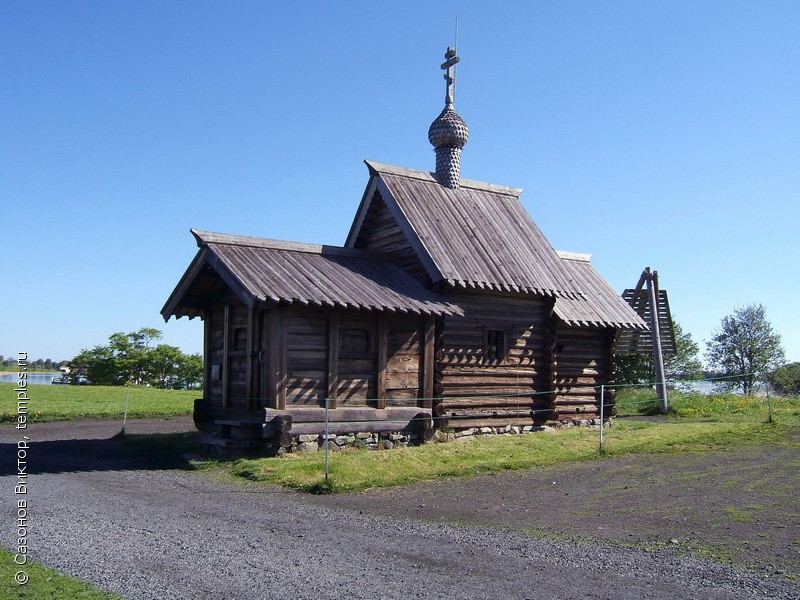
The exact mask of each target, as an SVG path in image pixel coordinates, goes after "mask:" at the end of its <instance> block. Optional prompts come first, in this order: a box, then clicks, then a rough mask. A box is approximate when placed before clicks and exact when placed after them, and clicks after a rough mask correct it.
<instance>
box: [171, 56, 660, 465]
mask: <svg viewBox="0 0 800 600" xmlns="http://www.w3.org/2000/svg"><path fill="white" fill-rule="evenodd" d="M445 57H446V62H445V63H444V64H443V65H442V68H443V69H445V70H446V74H445V79H446V81H447V88H446V89H447V92H446V96H445V107H444V110H443V111H442V112H441V114H440V115H439V116H438V117H437V118H436V119H435V120H434V121H433V123H432V124H431V126H430V128H429V131H428V138H429V141H430V142H431V144H432V145H433V147H434V150H435V154H436V170H435V172H428V171H420V170H416V169H409V168H405V167H397V166H391V165H386V164H381V163H377V162H372V161H367V162H366V165H367V168H368V170H369V179H368V181H367V185H366V190H365V192H364V195H363V197H362V199H361V203H360V205H359V206H358V208H357V210H356V212H355V217H354V219H353V224H352V226H351V228H350V232H349V234H348V235H347V240H346V242H345V244H344V246H343V247H332V246H320V245H314V244H306V243H297V242H286V241H277V240H272V239H263V238H255V237H244V236H237V235H228V234H222V233H211V232H207V231H199V230H195V229H193V230H192V233H193V234H194V236H195V238H196V240H197V244H198V246H199V251H198V253H197V255H196V257H195V258H194V260H193V261H192V263H191V264H190V265H189V267H188V269H187V271H186V273H185V274H184V275H183V277H182V278H181V280H180V281H179V282H178V285H177V287H176V288H175V290H174V291H173V292H172V294H171V296H170V297H169V299H168V301H167V303H166V304H165V306H164V308H163V310H162V311H161V312H162V315H163V317H164V318H165V320H168V319H169V318H170V317H171V316H175V317H178V318H179V317H183V316H186V317H189V318H193V317H200V318H201V319H203V321H204V332H205V333H204V357H205V386H204V391H203V398H202V399H199V400H197V401H196V403H195V413H194V418H195V423H196V424H197V426H198V428H199V429H201V430H202V431H205V432H207V433H208V434H209V436H208V437H207V438H206V443H207V444H209V445H216V446H217V447H220V448H223V447H224V448H240V449H256V450H257V449H258V448H260V447H262V446H265V445H271V446H272V447H276V446H288V445H290V444H292V443H293V442H296V441H297V439H298V436H316V435H320V434H322V433H323V431H324V427H325V414H326V411H325V406H326V404H327V406H328V411H327V414H328V417H327V419H328V422H329V424H328V431H329V433H331V434H354V433H357V432H369V433H386V434H388V433H390V432H413V433H414V435H413V436H412V437H413V438H414V439H430V438H431V437H432V435H433V433H434V431H435V430H436V429H443V428H447V431H464V430H479V431H483V432H488V431H521V430H528V429H530V428H533V427H536V426H538V425H542V424H548V423H549V424H557V423H574V422H583V423H585V422H590V423H595V422H596V421H595V419H597V417H598V416H599V413H600V401H601V400H600V398H601V394H600V387H599V386H600V385H602V384H611V383H612V382H613V380H614V354H613V351H614V343H615V339H616V338H617V336H618V334H620V333H621V332H623V331H626V330H642V331H644V330H647V325H646V323H645V321H644V320H643V319H642V318H641V317H640V316H639V315H638V314H637V313H636V312H635V311H634V310H633V309H631V307H630V306H629V305H628V304H627V303H626V302H625V301H624V300H623V299H622V297H621V296H619V295H618V294H616V293H615V292H614V290H613V289H612V288H611V287H610V286H609V285H608V283H607V282H606V281H605V280H604V279H603V278H602V277H601V276H600V275H599V274H598V273H597V271H595V269H594V268H593V267H592V265H591V264H590V262H589V256H587V255H581V254H574V253H567V252H558V251H556V250H554V249H553V247H552V246H551V245H550V243H549V242H548V241H547V238H545V236H544V235H543V234H542V232H541V231H540V230H539V228H538V227H537V225H536V223H534V221H533V220H532V219H531V217H530V215H529V214H528V213H527V212H526V210H525V209H524V208H523V206H522V204H521V203H520V200H519V196H520V193H521V191H522V190H520V189H516V188H511V187H506V186H502V185H496V184H492V183H484V182H478V181H471V180H468V179H462V178H461V174H460V158H461V152H462V148H463V147H464V145H465V144H466V142H467V138H468V135H469V131H468V129H467V125H466V123H465V122H464V121H463V120H462V119H461V117H460V116H459V115H458V113H457V112H456V111H455V109H454V107H453V94H452V90H453V83H454V78H453V76H452V72H453V71H452V70H453V66H454V65H455V63H456V62H458V57H457V56H456V55H455V52H454V51H453V50H452V49H448V52H447V54H446V55H445ZM604 398H605V402H606V403H607V404H608V406H606V407H604V408H605V414H606V415H610V414H611V413H612V412H613V393H609V392H606V393H605V395H604ZM487 428H489V429H487Z"/></svg>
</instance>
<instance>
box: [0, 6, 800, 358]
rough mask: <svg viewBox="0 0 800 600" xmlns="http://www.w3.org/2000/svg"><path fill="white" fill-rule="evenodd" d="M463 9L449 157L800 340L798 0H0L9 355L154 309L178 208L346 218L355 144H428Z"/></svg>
mask: <svg viewBox="0 0 800 600" xmlns="http://www.w3.org/2000/svg"><path fill="white" fill-rule="evenodd" d="M456 16H458V18H459V37H458V51H459V54H460V56H461V63H460V65H459V69H458V84H457V96H456V108H457V109H458V111H459V113H460V114H461V115H462V117H463V118H464V119H465V120H466V121H467V123H468V125H469V127H470V131H471V137H470V141H469V143H468V144H467V146H466V147H465V149H464V155H463V170H462V174H463V176H465V177H468V178H471V179H478V180H484V181H491V182H494V183H499V184H505V185H511V186H516V187H521V188H524V189H525V192H524V194H523V196H522V197H523V201H524V204H525V206H526V207H527V209H528V210H529V211H530V213H531V214H532V215H533V217H534V219H535V220H536V221H537V222H538V224H539V225H540V227H541V228H542V230H543V231H544V232H545V234H546V235H547V236H548V237H549V239H550V241H551V242H552V244H553V245H554V246H555V247H556V248H558V249H563V250H571V251H575V252H589V253H593V255H594V257H593V263H594V264H595V266H596V267H597V268H598V269H599V270H600V272H601V273H602V274H603V275H604V276H605V277H606V278H607V279H608V281H609V282H610V283H611V284H612V286H614V288H616V289H617V290H619V291H621V290H622V289H623V288H625V287H632V286H633V285H634V284H635V283H636V281H637V279H638V277H639V274H640V273H641V271H642V269H643V268H644V267H645V266H650V267H652V268H654V269H657V270H658V271H659V274H660V278H661V284H662V287H663V288H666V289H667V290H668V291H669V294H670V302H671V305H672V310H673V313H674V315H675V316H676V318H677V319H678V321H679V322H680V323H681V324H682V325H683V327H684V330H686V331H688V332H689V333H691V334H692V336H693V338H694V339H695V340H696V341H698V342H701V343H702V342H703V341H704V340H707V339H708V338H709V337H710V335H711V332H712V330H713V329H714V328H715V327H717V326H718V325H719V322H720V320H721V319H722V317H723V316H725V315H727V314H730V313H731V312H732V311H733V310H734V309H735V308H736V307H738V306H743V305H746V304H750V303H762V304H764V305H765V307H766V309H767V315H768V317H769V318H770V320H771V322H772V324H773V326H774V327H775V329H776V330H777V331H779V332H780V333H781V334H782V336H783V343H784V347H785V349H786V351H787V358H788V359H790V360H800V327H798V318H797V312H798V305H799V304H800V301H798V296H799V295H800V294H799V292H800V285H798V278H797V275H796V273H795V270H796V265H797V260H798V255H799V254H800V252H799V250H800V242H799V241H798V230H800V227H799V225H800V216H798V215H799V214H800V211H798V205H799V204H800V202H799V201H800V119H799V118H798V117H800V112H799V110H800V34H798V32H799V31H800V3H798V2H796V1H788V2H780V1H770V2H760V1H752V2H735V1H734V2H727V1H726V2H696V1H690V2H673V1H669V2H640V1H638V0H637V1H629V2H621V1H620V2H616V1H608V2H595V1H584V2H569V1H567V2H561V1H558V2H557V1H552V2H493V3H488V2H474V3H466V2H448V1H441V2H427V1H425V2H405V1H404V2H391V3H388V2H387V3H380V2H374V1H373V2H262V1H259V2H201V1H191V2H182V1H173V0H171V1H169V2H162V1H157V2H152V1H136V2H106V1H98V2H85V1H75V2H36V1H32V2H3V3H2V4H0V27H1V28H2V29H0V31H1V32H2V35H1V36H0V61H2V62H1V64H2V68H0V165H1V166H0V199H1V200H2V207H3V209H2V217H1V218H2V248H3V256H4V258H5V260H4V261H3V264H4V266H5V276H4V277H3V284H2V294H0V315H2V328H1V329H0V353H3V354H5V355H6V356H9V355H14V354H15V353H16V352H18V351H26V352H28V353H29V355H30V356H31V358H36V357H41V358H48V357H49V358H53V359H66V358H71V357H72V356H73V355H74V354H76V353H77V352H78V351H79V350H80V349H81V348H89V347H92V346H94V345H96V344H103V343H105V342H106V341H107V338H108V336H109V335H110V334H111V333H113V332H115V331H125V332H128V331H133V330H136V329H138V328H140V327H142V326H151V327H158V328H160V329H162V331H163V332H164V342H166V343H170V344H174V345H177V346H180V347H181V348H182V349H183V350H184V351H187V352H199V351H201V349H202V324H201V322H200V321H199V320H198V319H195V320H193V321H189V320H187V319H185V318H184V319H180V320H178V321H175V320H174V319H173V320H171V321H170V322H169V323H166V324H165V323H164V322H163V320H161V317H160V315H159V311H160V309H161V307H162V306H163V304H164V302H165V301H166V299H167V297H168V296H169V294H170V292H171V291H172V289H173V287H174V286H175V284H176V283H177V281H178V279H179V278H180V276H181V275H182V274H183V271H184V269H185V268H186V267H187V266H188V264H189V262H190V261H191V259H192V257H193V256H194V254H195V252H196V246H195V243H194V239H193V238H192V236H191V235H190V234H189V228H190V227H198V228H202V229H208V230H212V231H223V232H228V233H237V234H247V235H256V236H264V237H272V238H279V239H289V240H298V241H309V242H319V243H328V244H342V243H343V242H344V239H345V236H346V234H347V232H348V229H349V226H350V222H351V220H352V217H353V214H354V212H355V210H356V207H357V205H358V202H359V200H360V198H361V194H362V192H363V190H364V186H365V185H366V182H367V169H366V167H365V166H364V164H363V163H362V161H363V160H364V159H370V160H377V161H381V162H387V163H392V164H397V165H402V166H407V167H414V168H422V169H430V170H432V169H433V167H434V154H433V150H432V148H431V147H430V145H429V144H428V141H427V137H426V134H427V128H428V125H429V124H430V122H431V121H432V120H433V119H434V118H435V117H436V116H437V114H438V113H439V111H440V110H441V108H442V106H443V97H444V83H443V79H442V73H441V71H440V70H439V64H440V63H441V62H442V60H443V53H444V51H445V49H446V47H447V46H448V45H452V43H453V39H454V21H455V17H456Z"/></svg>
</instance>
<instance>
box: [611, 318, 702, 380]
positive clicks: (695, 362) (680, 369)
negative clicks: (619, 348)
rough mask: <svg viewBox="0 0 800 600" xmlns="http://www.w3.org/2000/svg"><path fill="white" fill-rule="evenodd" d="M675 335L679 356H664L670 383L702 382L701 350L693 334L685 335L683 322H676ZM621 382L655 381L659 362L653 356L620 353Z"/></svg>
mask: <svg viewBox="0 0 800 600" xmlns="http://www.w3.org/2000/svg"><path fill="white" fill-rule="evenodd" d="M672 329H673V331H674V332H675V350H676V351H675V354H666V355H664V373H665V375H666V378H667V379H668V380H670V381H678V380H685V379H699V378H700V377H701V376H702V371H703V365H702V363H701V362H700V359H699V358H697V355H698V354H699V353H700V347H699V346H698V345H697V343H696V342H695V341H694V340H693V339H692V334H691V333H684V332H683V328H682V327H681V325H680V323H678V322H677V321H676V320H675V319H673V320H672ZM616 362H617V375H616V381H617V383H622V384H637V383H642V384H644V383H654V382H655V363H654V361H653V354H652V353H650V354H618V355H616Z"/></svg>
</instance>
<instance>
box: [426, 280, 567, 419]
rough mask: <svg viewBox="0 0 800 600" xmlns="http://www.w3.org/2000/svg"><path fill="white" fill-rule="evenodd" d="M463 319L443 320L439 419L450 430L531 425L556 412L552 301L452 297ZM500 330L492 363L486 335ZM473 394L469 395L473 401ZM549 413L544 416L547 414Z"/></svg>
mask: <svg viewBox="0 0 800 600" xmlns="http://www.w3.org/2000/svg"><path fill="white" fill-rule="evenodd" d="M448 297H449V298H450V299H451V300H452V301H453V302H456V303H458V305H459V306H461V308H463V309H464V312H465V315H464V316H463V317H450V316H448V317H445V319H444V321H443V332H442V333H441V335H440V336H439V338H438V344H439V356H440V362H441V375H440V376H439V377H440V381H437V382H436V383H437V386H436V387H438V388H439V389H441V390H442V395H443V400H442V402H441V404H440V405H439V406H438V407H437V409H436V411H435V413H436V414H437V416H439V417H442V418H443V419H446V424H447V425H448V426H450V427H462V426H464V427H466V426H470V427H474V426H488V427H491V426H500V425H504V424H511V423H513V424H515V425H519V424H531V423H533V422H534V421H539V420H542V419H541V418H540V417H539V416H538V411H544V410H545V409H550V408H552V396H551V395H550V394H547V393H544V392H548V391H549V390H550V381H549V375H550V370H551V365H550V361H551V352H550V351H549V346H548V339H549V337H548V328H549V327H550V325H549V324H550V317H549V315H550V310H551V308H552V300H547V299H542V298H533V297H512V296H505V295H500V294H496V295H494V294H482V295H477V294H449V295H448ZM489 330H494V331H502V332H503V335H504V338H505V339H504V341H505V344H504V345H505V348H504V351H503V352H502V357H500V358H499V359H493V358H491V357H490V356H489V354H490V352H489V350H488V349H487V331H489ZM470 396H471V397H470ZM544 414H545V413H542V415H544Z"/></svg>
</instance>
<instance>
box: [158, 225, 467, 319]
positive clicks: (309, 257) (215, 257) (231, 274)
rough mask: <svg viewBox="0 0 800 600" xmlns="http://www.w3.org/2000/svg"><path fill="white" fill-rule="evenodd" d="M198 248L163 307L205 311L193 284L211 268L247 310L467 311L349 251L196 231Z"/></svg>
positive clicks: (167, 312) (165, 312)
mask: <svg viewBox="0 0 800 600" xmlns="http://www.w3.org/2000/svg"><path fill="white" fill-rule="evenodd" d="M191 231H192V233H193V234H194V236H195V238H196V239H197V244H198V246H199V247H200V250H199V252H198V253H197V255H196V256H195V259H194V261H193V262H192V264H191V265H190V266H189V269H187V271H186V273H185V274H184V276H183V278H182V279H181V281H180V282H179V283H178V286H177V287H176V288H175V291H174V292H173V293H172V295H171V296H170V298H169V300H168V301H167V303H166V304H165V305H164V308H163V309H162V311H161V314H162V316H163V317H164V318H165V319H169V317H170V316H172V315H175V316H177V317H181V316H189V317H193V316H200V315H201V314H202V312H201V311H200V309H199V307H198V306H195V305H193V304H192V302H191V298H192V297H194V296H197V295H200V296H202V291H200V293H199V294H198V293H194V292H193V288H195V287H197V286H201V285H202V284H201V283H200V278H201V276H202V275H203V273H206V274H207V273H208V269H211V270H213V271H214V272H215V273H216V275H217V276H219V277H220V278H221V279H222V280H223V281H224V282H225V284H227V286H228V287H229V288H230V289H231V290H232V291H233V292H234V293H235V294H236V295H237V296H238V297H239V299H240V300H241V301H242V302H243V303H244V304H245V305H246V306H248V307H252V306H253V305H254V304H255V303H256V302H258V301H260V302H272V303H286V304H301V305H314V306H328V307H339V308H355V309H362V310H375V311H382V312H398V313H414V314H425V315H431V314H435V315H444V314H461V309H460V308H458V307H457V306H453V305H451V304H449V303H448V302H447V301H446V300H445V299H444V298H443V297H442V296H440V295H439V294H436V293H435V292H432V291H430V290H427V289H425V288H424V287H423V286H422V285H421V284H420V283H419V282H418V281H417V280H416V279H414V278H413V277H411V276H410V275H408V274H407V273H405V272H404V271H402V270H401V269H400V268H398V267H397V266H395V265H394V264H392V263H390V262H388V261H385V260H381V259H380V257H375V256H373V255H370V254H369V253H367V252H364V251H360V250H352V249H349V248H337V247H332V246H320V245H315V244H301V243H295V242H284V241H278V240H270V239H265V238H256V237H247V236H238V235H228V234H222V233H213V232H208V231H201V230H198V229H192V230H191Z"/></svg>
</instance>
